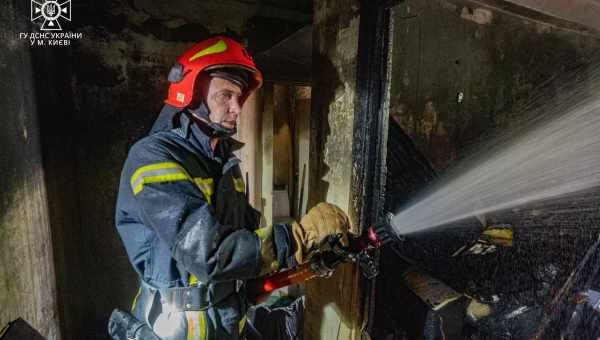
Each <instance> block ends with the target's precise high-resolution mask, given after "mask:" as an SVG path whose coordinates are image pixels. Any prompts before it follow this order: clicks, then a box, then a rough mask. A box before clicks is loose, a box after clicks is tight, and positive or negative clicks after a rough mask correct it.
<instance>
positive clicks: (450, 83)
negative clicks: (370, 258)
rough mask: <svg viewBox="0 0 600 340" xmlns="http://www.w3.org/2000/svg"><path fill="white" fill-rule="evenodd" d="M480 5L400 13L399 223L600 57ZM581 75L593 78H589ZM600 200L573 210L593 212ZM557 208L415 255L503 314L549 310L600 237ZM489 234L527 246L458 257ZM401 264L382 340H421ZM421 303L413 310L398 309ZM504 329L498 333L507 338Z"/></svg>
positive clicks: (582, 43) (384, 300) (392, 168)
mask: <svg viewBox="0 0 600 340" xmlns="http://www.w3.org/2000/svg"><path fill="white" fill-rule="evenodd" d="M473 3H474V2H467V1H450V2H448V1H439V0H431V1H410V0H408V1H405V2H403V3H402V4H400V5H398V6H397V7H396V9H394V14H393V28H392V32H393V33H392V34H393V39H392V48H393V49H392V60H391V64H390V65H391V67H392V84H391V93H390V99H391V108H390V116H391V120H392V122H390V133H389V144H388V176H387V194H386V205H387V210H388V212H391V213H395V212H397V211H398V209H399V208H401V207H402V206H403V205H404V204H406V203H407V202H408V201H409V200H410V199H411V198H414V197H415V195H416V194H417V193H418V192H419V191H420V190H423V189H424V188H425V187H426V185H427V183H428V182H430V181H432V180H434V179H435V178H436V177H437V176H438V175H441V176H443V175H444V173H446V172H447V171H449V169H452V167H453V166H455V165H457V164H458V163H459V161H460V160H461V159H464V158H466V157H468V156H469V155H471V154H472V153H475V152H478V151H479V150H481V149H480V148H479V147H481V146H482V145H486V143H487V142H490V141H491V140H492V139H491V138H493V137H494V136H495V135H497V134H498V133H499V132H508V131H512V130H513V129H515V128H518V127H520V126H521V124H522V123H523V122H524V121H525V120H524V119H525V117H527V114H528V112H527V110H526V108H527V106H528V105H529V104H530V103H531V102H532V101H533V100H534V99H535V98H550V99H551V100H556V101H558V100H560V99H561V92H560V85H561V82H560V79H561V77H562V76H564V75H568V74H571V73H573V71H574V70H575V69H577V68H579V67H582V66H583V67H585V66H586V65H587V64H588V63H589V62H590V61H591V60H593V55H594V54H595V53H596V54H597V53H598V52H599V51H600V41H599V40H598V38H594V37H593V36H590V35H587V34H579V33H578V32H576V31H571V30H563V29H559V28H556V27H554V26H551V25H545V24H543V23H539V22H534V21H531V20H528V19H526V18H523V17H517V16H514V15H510V14H508V13H505V12H498V11H494V10H490V9H488V8H485V7H479V6H477V5H476V4H473ZM579 75H580V76H582V75H583V77H585V72H582V73H580V74H579ZM557 80H558V81H557ZM536 105H540V104H536ZM434 170H435V171H434ZM594 195H596V196H595V197H597V193H596V194H594ZM595 197H594V196H593V195H592V196H590V198H588V199H585V198H582V197H579V198H578V199H573V200H572V201H568V200H567V201H564V202H563V204H565V206H570V207H573V206H577V207H581V208H584V207H585V206H586V205H589V204H594V203H592V202H595V201H596V200H597V198H595ZM557 207H558V203H557V202H553V203H552V204H548V205H543V204H539V205H537V204H536V205H535V206H532V207H522V208H519V209H511V211H506V212H500V213H491V214H488V215H487V216H485V218H482V219H480V220H476V219H473V221H464V222H461V223H457V225H456V226H452V228H447V229H444V230H432V231H431V232H429V233H425V234H423V235H422V236H420V238H417V237H415V238H414V242H412V241H411V242H406V243H405V244H404V245H403V247H404V249H403V250H404V251H405V254H406V255H407V256H408V257H409V258H411V259H413V260H416V262H417V263H419V265H420V268H423V269H425V270H428V271H429V272H430V273H432V274H433V275H435V276H436V277H437V278H439V279H442V280H443V281H445V282H446V283H447V284H449V285H450V286H451V287H453V288H454V289H456V290H458V291H460V292H466V293H468V294H470V295H471V296H478V297H482V296H483V297H489V296H491V295H496V296H500V297H501V299H500V301H497V305H496V306H497V307H496V308H497V309H501V308H502V304H503V303H507V304H508V303H509V301H510V302H514V301H517V302H515V303H518V305H519V306H542V305H543V304H545V303H547V302H549V301H550V299H552V298H553V296H554V295H553V294H554V293H555V292H556V291H557V289H558V288H559V287H560V285H562V283H564V282H565V281H564V280H566V277H567V276H568V275H569V274H570V273H571V271H572V269H573V268H575V267H576V266H577V261H578V259H580V258H581V256H582V254H583V252H584V251H585V250H586V249H587V247H589V245H590V243H591V242H593V240H594V239H595V238H596V237H597V236H596V235H597V229H596V230H593V229H592V228H595V227H594V226H593V224H594V222H592V223H589V224H588V223H587V222H585V221H582V220H583V219H582V218H581V216H579V217H574V216H573V215H572V214H567V213H566V212H565V210H563V208H557ZM558 211H562V212H560V213H559V212H558ZM575 211H576V210H575ZM575 211H574V212H575ZM588 218H590V219H591V217H590V215H587V216H586V219H588ZM485 223H487V224H488V225H493V224H494V223H507V224H508V225H511V226H512V229H511V230H512V231H513V232H514V240H515V245H514V246H513V247H511V248H505V249H499V250H498V251H497V252H494V253H492V254H490V255H488V256H470V257H468V256H453V253H454V252H455V251H456V249H458V248H459V247H461V246H463V245H468V244H469V242H473V241H474V240H476V239H477V238H478V237H479V235H480V232H481V228H482V227H485V225H484V224H485ZM574 223H575V224H577V226H574V225H573V224H574ZM588 227H589V229H587V228H588ZM557 235H560V237H557ZM542 244H543V245H542ZM400 263H401V261H399V260H398V259H397V258H396V257H395V256H394V255H393V254H392V253H391V252H390V253H384V255H383V256H382V275H381V276H380V278H379V279H378V281H377V288H376V294H377V296H376V301H377V304H376V308H375V311H376V313H375V318H374V319H375V322H376V323H377V326H376V328H377V332H376V333H375V334H374V337H375V338H379V337H381V338H383V337H386V336H392V334H399V333H400V332H399V331H398V329H399V328H403V329H404V330H408V331H409V338H410V339H413V338H419V336H420V333H419V332H422V331H423V327H422V326H423V324H422V322H423V318H424V315H425V314H424V311H423V306H424V305H423V304H422V303H421V304H420V307H421V308H418V307H419V306H418V305H417V303H418V299H417V298H416V296H414V295H411V293H410V292H407V291H406V290H405V289H404V290H402V289H397V288H396V287H401V286H402V279H401V278H400V276H401V273H402V270H401V265H400ZM540 268H554V275H555V276H553V278H552V279H551V280H549V281H548V282H546V281H544V280H546V279H540V278H539V277H540V276H539V275H538V274H537V271H538V270H541V269H540ZM540 287H546V288H545V290H544V289H542V288H540ZM550 287H552V288H550ZM390 291H393V292H394V293H393V294H390ZM486 294H487V295H486ZM512 299H514V300H512ZM410 301H413V303H412V305H411V306H408V308H406V309H399V308H397V306H399V305H400V304H403V305H405V306H407V305H409V304H411V302H410ZM501 317H503V316H498V318H501ZM532 322H534V323H535V321H532ZM386 327H387V328H388V329H387V330H386V331H383V332H382V329H384V328H386ZM419 327H420V328H419ZM501 327H502V325H500V324H494V325H492V328H495V329H496V330H497V332H502V328H501ZM498 334H499V333H498ZM488 336H490V335H489V334H488ZM515 337H518V336H516V335H515ZM474 338H478V337H474ZM481 338H486V337H485V336H482V337H481Z"/></svg>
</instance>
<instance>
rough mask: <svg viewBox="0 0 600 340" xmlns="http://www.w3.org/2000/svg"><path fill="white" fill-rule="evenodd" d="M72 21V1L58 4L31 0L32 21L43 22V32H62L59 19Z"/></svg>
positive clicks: (54, 1) (51, 1)
mask: <svg viewBox="0 0 600 340" xmlns="http://www.w3.org/2000/svg"><path fill="white" fill-rule="evenodd" d="M61 18H62V19H65V20H68V21H71V0H67V1H65V2H63V3H58V1H56V0H47V1H43V0H38V1H35V0H31V21H32V22H36V21H42V19H43V20H44V21H43V23H42V28H41V30H42V31H61V30H62V27H61V26H60V20H59V19H61Z"/></svg>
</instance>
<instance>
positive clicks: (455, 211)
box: [392, 59, 600, 234]
mask: <svg viewBox="0 0 600 340" xmlns="http://www.w3.org/2000/svg"><path fill="white" fill-rule="evenodd" d="M591 64H592V66H590V67H586V68H583V69H580V70H576V71H574V72H573V73H572V74H570V75H569V77H566V79H564V78H563V77H561V78H559V79H557V80H556V81H560V82H561V83H562V84H561V85H560V86H558V87H556V88H553V93H556V94H557V95H556V96H553V97H551V96H548V95H547V94H544V93H543V92H541V93H542V94H541V95H539V96H538V97H536V98H535V100H534V101H533V102H531V103H529V104H528V105H526V107H527V108H530V109H531V111H529V112H527V111H525V112H523V113H522V114H521V116H522V117H526V118H528V119H523V120H522V122H521V124H522V126H521V127H520V128H519V129H518V130H519V131H518V132H515V131H510V130H509V131H508V132H505V133H504V135H502V136H499V137H495V138H492V139H491V140H490V141H487V142H486V143H485V145H484V146H483V147H481V151H480V152H478V154H477V155H475V156H473V157H472V158H468V159H464V160H463V161H462V162H461V164H460V165H459V166H457V167H456V168H455V169H453V171H452V173H450V174H448V177H447V178H442V179H440V181H439V182H438V183H436V184H435V186H434V188H432V189H431V191H429V192H427V193H424V194H422V197H421V198H418V199H416V200H415V202H414V203H412V204H408V205H407V206H405V207H404V208H403V209H402V211H401V212H399V213H398V214H397V215H396V217H394V219H393V220H392V223H393V224H394V227H395V228H396V231H397V232H398V233H404V234H410V233H414V232H419V231H424V230H426V229H428V228H435V227H438V226H443V225H445V224H449V223H453V222H457V221H460V220H463V219H466V218H469V217H475V216H479V215H485V214H487V213H491V212H496V211H501V210H505V209H508V208H513V207H518V206H522V205H527V204H531V203H533V202H537V201H542V200H548V199H554V198H560V197H562V196H566V195H568V194H573V193H577V192H578V191H583V190H588V189H593V188H595V187H597V186H598V185H600V152H599V150H600V134H599V133H598V131H599V130H600V63H599V62H598V61H597V60H595V59H594V60H592V62H591ZM544 90H545V89H540V90H539V91H544Z"/></svg>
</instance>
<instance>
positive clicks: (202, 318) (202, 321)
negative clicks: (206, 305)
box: [198, 312, 206, 340]
mask: <svg viewBox="0 0 600 340" xmlns="http://www.w3.org/2000/svg"><path fill="white" fill-rule="evenodd" d="M198 324H199V325H198V330H199V332H198V333H200V334H199V337H198V339H200V340H206V314H205V313H204V312H198Z"/></svg>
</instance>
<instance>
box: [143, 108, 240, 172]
mask: <svg viewBox="0 0 600 340" xmlns="http://www.w3.org/2000/svg"><path fill="white" fill-rule="evenodd" d="M188 115H189V113H187V112H186V110H185V109H181V108H177V107H174V106H172V105H168V104H166V105H164V106H163V108H162V110H161V111H160V114H159V115H158V118H157V119H156V121H155V122H154V125H153V126H152V129H151V131H150V134H154V133H157V132H160V131H168V130H171V131H173V132H174V133H175V134H177V135H179V136H180V137H182V138H184V139H186V140H187V141H188V142H189V143H190V144H191V145H192V147H193V148H194V149H195V150H196V151H197V152H199V153H201V154H202V155H204V156H206V157H208V158H210V159H212V160H215V161H217V162H219V163H223V159H222V158H221V157H219V156H218V155H226V160H227V161H230V160H231V159H232V158H236V159H237V157H235V156H234V155H233V154H232V153H233V152H234V151H237V150H239V149H241V148H242V147H243V146H244V143H242V142H240V141H238V140H235V139H233V138H228V139H226V140H221V141H219V143H218V145H217V148H218V149H217V150H216V151H217V152H213V150H212V148H211V147H210V137H209V136H208V135H207V134H206V133H205V132H204V131H202V129H201V128H200V126H199V125H198V124H197V123H196V122H195V121H194V120H193V119H191V118H190V117H189V116H188ZM215 154H216V155H215ZM238 162H239V160H238Z"/></svg>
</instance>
